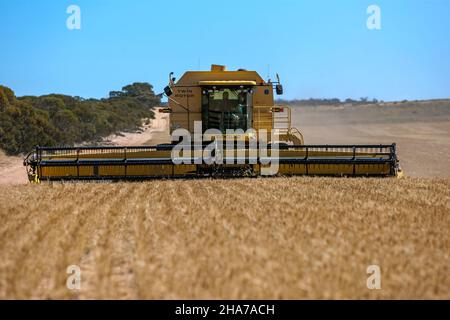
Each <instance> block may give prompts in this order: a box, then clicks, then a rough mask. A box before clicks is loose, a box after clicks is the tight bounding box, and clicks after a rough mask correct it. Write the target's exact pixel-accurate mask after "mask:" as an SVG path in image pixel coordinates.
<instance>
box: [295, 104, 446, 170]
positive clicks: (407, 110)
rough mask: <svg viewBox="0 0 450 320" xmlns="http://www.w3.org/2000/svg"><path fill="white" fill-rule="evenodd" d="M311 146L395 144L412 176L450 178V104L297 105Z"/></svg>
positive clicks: (298, 118)
mask: <svg viewBox="0 0 450 320" xmlns="http://www.w3.org/2000/svg"><path fill="white" fill-rule="evenodd" d="M292 117H293V120H292V123H293V126H296V127H298V128H299V129H300V130H301V131H302V133H303V135H304V137H305V143H306V144H333V143H334V144H336V143H337V144H380V143H383V144H384V143H386V144H391V143H394V142H395V143H396V144H397V149H398V154H399V159H400V163H401V166H402V168H403V170H404V172H405V174H406V175H408V176H411V177H445V178H450V101H446V102H439V101H438V102H433V101H430V102H426V103H423V102H422V103H420V104H419V103H414V102H411V103H398V104H385V105H367V106H346V107H333V106H321V107H294V108H293V112H292Z"/></svg>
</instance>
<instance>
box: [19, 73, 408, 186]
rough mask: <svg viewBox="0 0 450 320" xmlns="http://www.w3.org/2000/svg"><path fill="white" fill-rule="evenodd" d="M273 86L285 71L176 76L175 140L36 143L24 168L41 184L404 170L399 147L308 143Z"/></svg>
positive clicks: (171, 100)
mask: <svg viewBox="0 0 450 320" xmlns="http://www.w3.org/2000/svg"><path fill="white" fill-rule="evenodd" d="M274 91H275V93H276V94H278V95H280V94H282V93H283V87H282V85H281V83H280V80H279V78H278V75H277V81H276V82H272V81H270V80H268V81H264V80H263V79H262V78H261V77H260V76H259V74H258V73H257V72H255V71H247V70H242V69H240V70H237V71H226V69H225V67H224V66H218V65H213V66H212V68H211V71H189V72H186V73H185V74H184V75H183V76H182V77H181V78H180V79H179V80H178V81H176V79H175V78H173V77H172V73H171V74H170V76H169V85H168V86H167V87H166V88H165V89H164V93H165V95H166V96H167V97H168V105H167V107H164V108H161V109H160V110H159V112H164V113H168V114H169V118H170V132H171V133H172V139H175V140H176V141H173V142H172V143H168V144H160V145H156V146H133V147H62V148H53V147H36V150H35V151H33V152H32V153H30V154H29V155H28V156H27V157H26V159H25V161H24V165H26V166H27V168H28V176H29V179H30V181H35V182H39V181H51V180H142V179H150V178H166V177H170V178H172V177H201V176H242V175H244V176H258V175H266V174H267V173H266V171H265V169H267V168H268V167H269V166H271V165H272V164H273V163H276V166H274V167H275V168H276V170H275V171H271V173H270V175H272V174H279V175H334V176H397V175H398V173H399V164H398V160H397V154H396V147H395V144H392V145H305V144H304V141H303V136H302V134H301V133H300V131H299V130H298V129H297V128H294V127H292V126H291V109H290V108H289V107H288V106H278V105H275V104H274ZM183 133H184V135H183ZM177 137H181V138H180V140H178V138H177ZM258 139H259V140H258ZM224 144H226V146H227V148H226V149H224V148H223V145H224ZM230 146H231V147H230Z"/></svg>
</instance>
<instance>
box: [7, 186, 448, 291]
mask: <svg viewBox="0 0 450 320" xmlns="http://www.w3.org/2000/svg"><path fill="white" fill-rule="evenodd" d="M1 189H2V190H0V217H1V222H2V223H1V225H0V240H1V241H0V257H1V260H0V298H43V299H46V298H69V299H70V298H75V299H77V298H80V299H86V298H88V299H89V298H143V299H154V298H158V299H173V298H181V299H185V298H188V299H196V298H208V299H216V298H225V299H234V298H251V299H259V298H274V299H276V298H289V299H303V298H344V299H347V298H374V299H384V298H394V299H403V298H412V299H416V298H446V299H449V298H450V276H449V275H450V267H449V266H450V232H449V230H450V180H445V179H421V178H414V179H412V178H406V179H365V178H358V179H356V178H351V179H345V178H316V177H314V178H310V177H305V178H303V177H298V178H265V179H263V178H258V179H230V180H209V179H207V180H188V181H184V180H177V181H149V182H145V183H115V184H53V185H48V184H42V185H28V186H12V187H11V186H10V187H2V188H1ZM373 264H376V265H379V266H380V267H381V279H382V280H381V285H382V289H381V290H369V289H367V287H366V280H367V277H368V276H369V275H368V274H367V273H366V269H367V267H368V266H369V265H373ZM69 265H78V266H80V268H81V272H82V273H81V290H80V291H70V290H68V289H67V288H66V279H67V277H68V274H67V273H66V269H67V267H68V266H69Z"/></svg>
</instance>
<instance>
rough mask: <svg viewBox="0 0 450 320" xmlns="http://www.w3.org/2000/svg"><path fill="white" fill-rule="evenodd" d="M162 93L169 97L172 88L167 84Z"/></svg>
mask: <svg viewBox="0 0 450 320" xmlns="http://www.w3.org/2000/svg"><path fill="white" fill-rule="evenodd" d="M164 94H165V95H166V96H168V97H170V96H171V95H172V94H173V91H172V88H171V87H170V86H167V87H165V88H164Z"/></svg>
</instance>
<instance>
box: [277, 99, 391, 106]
mask: <svg viewBox="0 0 450 320" xmlns="http://www.w3.org/2000/svg"><path fill="white" fill-rule="evenodd" d="M382 102H383V101H382V100H377V99H369V98H368V97H362V98H360V99H359V100H354V99H351V98H348V99H345V100H340V99H338V98H332V99H313V98H310V99H294V100H283V99H279V100H277V103H279V104H287V105H293V106H294V105H295V106H324V105H341V104H352V105H358V104H360V105H361V104H377V103H382Z"/></svg>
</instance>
